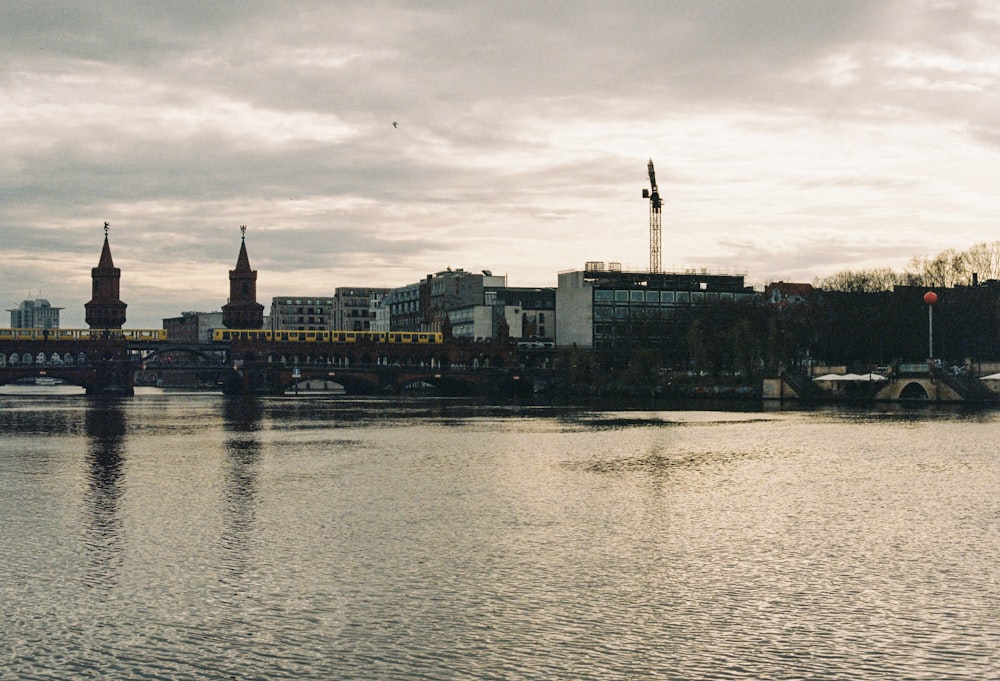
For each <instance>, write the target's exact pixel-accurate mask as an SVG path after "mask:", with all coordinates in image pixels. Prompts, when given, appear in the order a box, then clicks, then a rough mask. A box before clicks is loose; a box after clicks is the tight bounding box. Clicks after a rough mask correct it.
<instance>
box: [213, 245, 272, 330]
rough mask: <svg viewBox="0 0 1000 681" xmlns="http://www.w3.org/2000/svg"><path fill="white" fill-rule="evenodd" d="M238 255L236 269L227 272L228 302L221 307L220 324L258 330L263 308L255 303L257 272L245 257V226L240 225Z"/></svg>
mask: <svg viewBox="0 0 1000 681" xmlns="http://www.w3.org/2000/svg"><path fill="white" fill-rule="evenodd" d="M240 235H241V239H240V253H239V255H238V256H237V258H236V269H234V270H229V301H228V302H227V303H226V304H225V305H223V306H222V324H223V325H224V326H225V327H226V328H227V329H259V328H261V327H262V326H263V325H264V306H263V305H261V304H260V303H258V302H257V271H256V270H254V269H251V267H250V257H249V256H248V255H247V240H246V239H247V226H246V225H240Z"/></svg>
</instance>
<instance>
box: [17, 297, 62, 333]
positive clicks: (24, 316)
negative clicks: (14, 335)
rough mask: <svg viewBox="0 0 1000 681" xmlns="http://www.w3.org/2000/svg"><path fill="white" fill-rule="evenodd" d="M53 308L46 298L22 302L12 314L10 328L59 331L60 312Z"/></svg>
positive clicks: (59, 308)
mask: <svg viewBox="0 0 1000 681" xmlns="http://www.w3.org/2000/svg"><path fill="white" fill-rule="evenodd" d="M61 309H63V308H61V307H52V305H51V304H49V301H47V300H45V299H44V298H35V299H34V300H25V301H22V302H21V304H20V305H18V306H17V308H16V309H13V310H7V311H8V312H10V328H12V329H58V328H59V310H61Z"/></svg>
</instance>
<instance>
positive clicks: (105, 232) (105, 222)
mask: <svg viewBox="0 0 1000 681" xmlns="http://www.w3.org/2000/svg"><path fill="white" fill-rule="evenodd" d="M110 227H111V225H110V224H109V223H108V221H107V220H105V221H104V236H107V235H108V229H110Z"/></svg>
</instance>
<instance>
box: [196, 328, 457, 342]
mask: <svg viewBox="0 0 1000 681" xmlns="http://www.w3.org/2000/svg"><path fill="white" fill-rule="evenodd" d="M212 340H214V341H235V340H255V341H265V342H269V343H358V342H364V341H367V342H371V343H419V344H424V345H426V344H440V343H443V342H444V337H443V336H442V335H441V334H440V333H436V332H428V331H319V330H313V331H292V330H285V329H276V330H273V331H272V330H270V329H215V330H214V331H213V332H212Z"/></svg>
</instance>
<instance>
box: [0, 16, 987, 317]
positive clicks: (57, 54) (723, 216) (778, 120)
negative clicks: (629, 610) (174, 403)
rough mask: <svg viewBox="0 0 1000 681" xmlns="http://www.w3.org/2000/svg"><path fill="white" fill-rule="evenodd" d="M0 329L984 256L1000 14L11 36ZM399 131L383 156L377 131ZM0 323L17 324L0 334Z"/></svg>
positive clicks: (151, 22)
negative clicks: (115, 270)
mask: <svg viewBox="0 0 1000 681" xmlns="http://www.w3.org/2000/svg"><path fill="white" fill-rule="evenodd" d="M0 43H2V44H3V46H4V48H3V59H2V60H0V127H2V130H3V135H2V136H0V240H2V241H0V244H2V250H3V252H4V254H5V257H4V263H3V265H2V266H0V268H2V269H0V302H2V303H3V308H2V309H9V308H13V307H16V306H17V305H18V304H19V302H20V301H22V300H24V299H29V298H36V297H43V298H46V299H47V300H49V301H50V302H51V303H52V305H54V306H59V307H62V308H64V310H63V312H62V326H64V327H76V326H85V324H84V304H85V303H86V302H87V301H88V300H89V299H90V293H91V289H90V286H91V283H90V270H91V268H93V267H95V266H96V265H97V262H98V259H99V256H100V252H101V245H102V243H103V239H104V229H103V225H104V222H105V221H107V222H108V223H110V225H111V227H110V242H111V249H112V253H113V256H114V261H115V265H116V266H117V267H119V268H121V270H122V278H121V299H122V300H123V301H124V302H125V303H127V304H128V321H127V322H126V327H131V328H159V327H160V326H161V320H162V319H163V318H164V317H173V316H178V315H179V314H180V313H181V312H182V311H186V310H201V311H213V310H218V309H220V308H221V306H222V305H223V304H225V303H226V299H227V296H228V293H229V281H228V272H229V270H230V269H232V268H233V267H235V264H236V257H237V255H238V253H239V247H240V226H241V225H246V226H247V232H246V245H247V250H248V253H249V255H250V263H251V265H252V267H253V268H254V269H255V270H257V272H258V279H257V296H258V301H259V302H262V303H264V305H265V306H269V305H270V301H271V298H272V297H274V296H288V295H303V296H308V295H315V296H328V295H332V294H333V292H334V289H336V288H337V287H341V286H386V287H394V286H403V285H405V284H409V283H412V282H414V281H417V280H419V279H422V278H423V277H425V276H426V275H427V274H431V273H435V272H439V271H442V270H444V269H446V268H448V267H451V268H453V269H454V268H460V267H461V268H464V269H466V270H469V271H474V272H478V271H480V270H483V269H487V270H491V271H492V272H493V273H494V274H506V275H507V277H508V284H509V285H511V286H555V285H556V283H557V273H558V272H560V271H565V270H573V269H581V268H582V267H583V265H584V263H585V262H587V261H594V260H596V261H616V262H620V263H622V265H623V267H625V268H626V269H637V270H646V269H648V267H649V201H648V200H645V199H643V198H642V189H643V188H646V187H648V186H649V178H648V176H647V169H646V163H647V161H648V160H649V159H652V160H653V162H654V164H655V168H656V178H657V181H658V186H659V190H660V193H661V195H662V197H663V199H664V204H663V213H662V224H663V226H662V265H663V269H665V270H677V269H687V268H696V269H701V268H707V269H708V270H710V271H721V272H736V273H741V274H745V275H746V277H747V282H748V283H749V284H753V285H755V286H757V287H758V288H760V287H762V286H763V285H764V284H766V283H768V282H770V281H778V280H784V281H802V282H810V281H814V280H815V279H817V278H821V277H825V276H829V275H831V274H834V273H836V272H839V271H843V270H845V269H864V268H872V267H891V268H894V269H897V270H902V269H903V268H904V267H905V266H906V264H907V263H908V262H909V261H910V260H911V259H912V258H913V257H914V256H919V255H929V256H933V255H936V254H938V253H940V252H941V251H943V250H946V249H950V248H954V249H956V250H964V249H966V248H969V247H970V246H972V245H974V244H976V243H982V242H993V241H995V240H997V239H1000V232H998V230H997V225H998V224H1000V219H998V218H1000V201H998V200H997V197H998V188H1000V101H998V100H1000V96H998V93H1000V89H998V81H1000V6H998V5H997V4H996V3H993V2H990V1H988V0H987V1H984V2H981V3H980V2H973V1H958V0H956V1H947V0H900V1H894V0H875V1H872V2H866V1H863V0H832V1H828V0H808V1H806V0H753V1H748V2H742V1H731V2H720V1H716V0H656V1H650V2H643V1H640V0H607V1H605V2H587V1H584V0H577V1H574V2H534V1H524V2H500V1H498V0H490V1H488V2H472V1H470V2H434V1H430V0H424V1H421V2H402V1H396V0H386V1H380V0H362V1H360V2H353V1H349V0H337V2H328V1H326V0H320V1H317V2H262V1H254V0H235V1H231V2H229V1H225V0H213V1H212V2H201V1H192V2H185V1H172V2H169V3H168V2H154V1H150V2H140V1H133V2H124V1H112V0H93V1H92V0H72V1H69V0H67V1H65V2H49V1H47V0H5V2H3V3H2V4H0ZM394 123H395V125H394ZM8 320H9V316H8Z"/></svg>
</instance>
